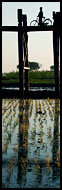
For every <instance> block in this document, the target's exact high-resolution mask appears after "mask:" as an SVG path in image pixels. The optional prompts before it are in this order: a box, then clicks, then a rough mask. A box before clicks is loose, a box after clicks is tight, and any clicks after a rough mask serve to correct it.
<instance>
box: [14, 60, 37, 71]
mask: <svg viewBox="0 0 62 190" xmlns="http://www.w3.org/2000/svg"><path fill="white" fill-rule="evenodd" d="M28 64H29V67H30V70H38V69H39V68H40V66H39V63H36V62H30V61H29V63H28ZM17 69H19V65H17Z"/></svg>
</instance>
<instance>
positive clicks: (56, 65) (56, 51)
mask: <svg viewBox="0 0 62 190" xmlns="http://www.w3.org/2000/svg"><path fill="white" fill-rule="evenodd" d="M53 18H54V30H53V48H54V74H55V91H56V95H59V31H58V23H57V13H56V14H55V12H53Z"/></svg>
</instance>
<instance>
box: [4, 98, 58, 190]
mask: <svg viewBox="0 0 62 190" xmlns="http://www.w3.org/2000/svg"><path fill="white" fill-rule="evenodd" d="M45 101H46V102H47V100H45ZM54 103H55V105H54V106H53V107H54V113H53V114H54V120H53V123H52V124H53V125H54V126H53V129H52V135H51V133H49V136H48V135H47V131H48V128H47V129H46V126H47V120H46V116H47V115H46V114H47V110H46V107H44V103H42V105H41V102H40V101H39V103H38V101H37V100H35V101H34V100H27V99H26V100H24V99H22V100H21V99H19V107H18V109H19V121H18V122H19V125H18V130H17V132H16V130H15V133H14V134H15V135H14V137H13V138H14V141H13V143H12V137H11V135H12V133H11V125H10V124H9V131H10V141H9V144H11V143H12V146H13V144H15V142H16V145H18V149H17V151H16V154H15V155H14V159H15V158H16V159H15V165H13V167H14V166H15V167H14V168H13V173H16V178H15V177H14V176H15V174H12V173H11V172H10V171H11V168H12V165H11V164H10V167H9V170H8V176H9V177H7V178H8V180H7V179H6V181H5V175H6V169H7V168H8V163H7V162H8V161H9V160H10V161H13V158H12V157H11V156H12V155H13V152H11V146H10V145H9V148H8V142H7V145H6V146H7V149H8V150H7V153H6V155H5V156H4V155H3V162H2V163H3V174H2V181H3V184H5V185H3V187H4V188H5V187H6V188H7V186H8V187H9V188H13V186H14V187H16V188H29V187H30V188H33V187H34V188H47V187H49V188H57V187H60V158H59V152H60V150H59V147H60V145H59V135H58V134H59V110H60V108H59V100H58V99H56V100H55V101H54ZM16 104H17V102H16ZM42 106H43V109H44V111H45V110H46V112H45V115H42V114H40V115H39V114H38V113H37V112H38V109H40V110H41V108H42ZM48 106H49V103H48ZM13 108H15V107H13ZM13 108H12V107H11V111H12V109H13ZM49 109H50V108H48V110H49ZM49 111H50V110H49ZM9 112H10V111H9ZM39 113H41V112H39ZM14 114H15V113H14ZM39 116H40V117H39ZM33 120H34V121H33ZM38 122H39V123H38ZM43 122H46V123H44V125H43ZM33 126H34V128H33ZM38 126H40V127H41V132H40V129H38ZM15 127H16V126H15ZM43 128H45V129H44V130H45V137H44V134H43ZM15 129H16V128H15ZM50 132H51V131H50ZM40 133H41V136H40ZM16 134H17V136H18V140H17V141H16V140H15V139H16ZM46 136H47V139H48V137H49V139H48V143H47V139H46ZM43 137H44V138H43ZM51 137H52V138H51ZM49 142H50V147H49V145H48V144H49ZM50 149H51V150H50ZM9 151H10V152H11V154H12V155H11V154H10V153H9ZM49 152H50V158H49ZM5 159H6V162H5V163H4V160H5ZM5 165H6V167H5ZM15 168H17V169H15ZM14 171H15V172H14ZM4 172H5V174H4ZM11 176H12V178H13V186H12V182H11V179H12V178H11ZM7 182H9V183H8V185H7Z"/></svg>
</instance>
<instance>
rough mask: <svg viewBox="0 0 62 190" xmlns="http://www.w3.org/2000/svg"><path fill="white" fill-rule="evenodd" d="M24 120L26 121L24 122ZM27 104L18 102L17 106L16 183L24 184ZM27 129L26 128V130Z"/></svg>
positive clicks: (27, 121) (27, 122)
mask: <svg viewBox="0 0 62 190" xmlns="http://www.w3.org/2000/svg"><path fill="white" fill-rule="evenodd" d="M25 118H26V120H25ZM28 124H29V120H28V102H27V103H26V105H24V100H22V101H21V100H20V105H19V146H18V182H20V185H21V186H22V182H23V184H25V183H26V166H27V152H28V150H27V148H28V147H27V146H28V127H27V126H28ZM26 127H27V128H26Z"/></svg>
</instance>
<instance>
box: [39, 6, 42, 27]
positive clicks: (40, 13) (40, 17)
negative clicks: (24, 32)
mask: <svg viewBox="0 0 62 190" xmlns="http://www.w3.org/2000/svg"><path fill="white" fill-rule="evenodd" d="M38 17H39V24H38V25H39V26H41V25H42V24H43V23H42V18H43V11H42V7H40V12H39V14H38Z"/></svg>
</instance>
